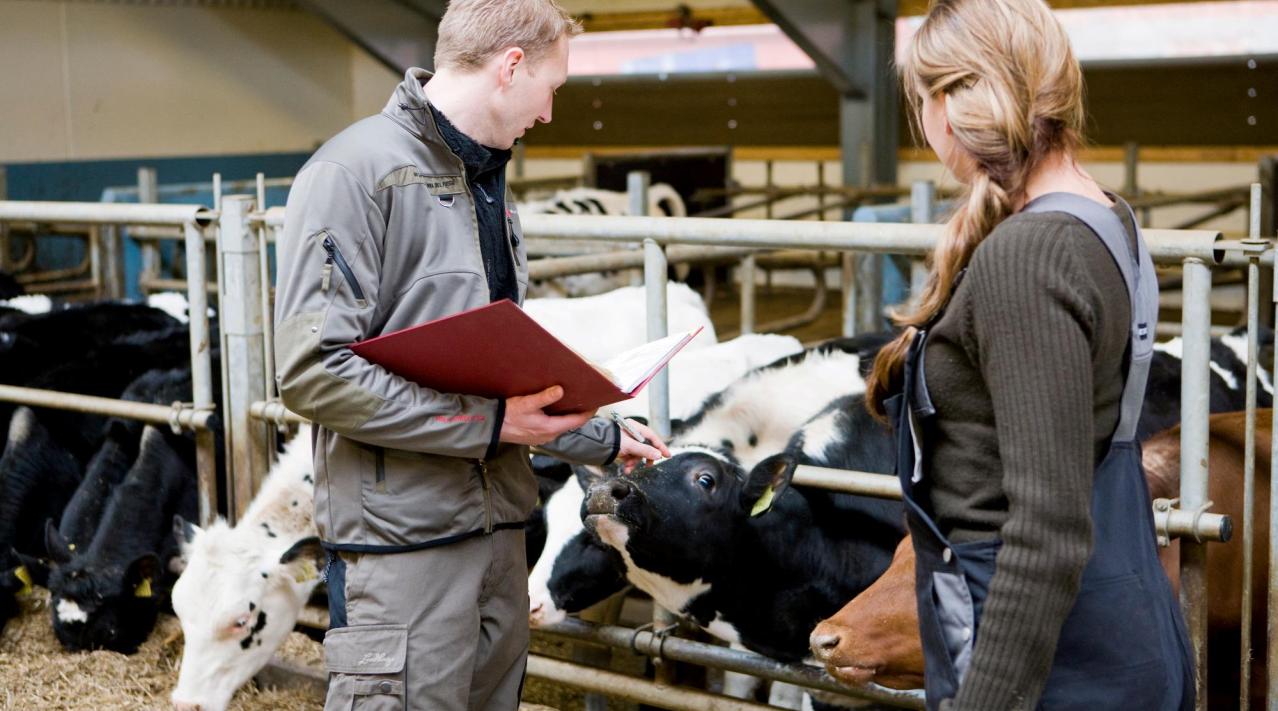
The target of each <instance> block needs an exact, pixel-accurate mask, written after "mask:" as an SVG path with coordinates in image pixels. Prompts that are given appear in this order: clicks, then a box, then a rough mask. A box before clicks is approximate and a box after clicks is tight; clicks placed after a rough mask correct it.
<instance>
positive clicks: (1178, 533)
mask: <svg viewBox="0 0 1278 711" xmlns="http://www.w3.org/2000/svg"><path fill="white" fill-rule="evenodd" d="M791 482H792V483H793V484H794V485H795V486H810V487H812V488H814V489H826V490H829V491H840V492H843V493H847V494H858V495H860V496H874V497H878V498H880V499H900V498H901V482H900V480H898V479H897V478H896V477H895V476H889V475H887V474H873V473H870V472H861V471H853V470H850V469H829V468H826V467H813V466H808V465H799V466H798V467H795V470H794V477H793V478H792V479H791ZM1152 505H1153V507H1154V529H1155V530H1156V531H1158V532H1159V534H1161V535H1163V536H1165V537H1167V538H1169V539H1171V538H1181V537H1186V538H1192V539H1195V540H1198V541H1215V542H1225V541H1228V540H1229V539H1230V537H1231V536H1232V534H1233V521H1232V520H1231V519H1230V517H1229V516H1226V515H1224V514H1217V513H1198V512H1196V511H1187V510H1183V509H1177V508H1171V507H1170V506H1167V505H1164V504H1162V503H1157V502H1155V503H1153V504H1152Z"/></svg>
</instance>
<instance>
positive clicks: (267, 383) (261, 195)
mask: <svg viewBox="0 0 1278 711" xmlns="http://www.w3.org/2000/svg"><path fill="white" fill-rule="evenodd" d="M265 206H266V176H265V175H263V174H262V173H258V174H257V207H258V209H261V208H263V207H265ZM270 230H271V228H268V227H266V226H265V225H262V224H258V225H257V226H256V229H255V230H254V231H255V232H256V233H257V250H258V254H259V255H260V259H261V264H260V265H259V266H258V269H259V271H260V273H261V275H262V280H261V281H262V364H263V365H264V366H265V368H266V370H265V371H264V372H263V377H262V380H263V381H264V382H263V387H265V389H266V397H273V396H274V395H275V315H274V312H273V309H272V308H271V254H270V249H269V245H270V239H269V238H268V237H267V232H269V231H270Z"/></svg>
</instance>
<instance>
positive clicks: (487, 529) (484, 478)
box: [475, 459, 493, 533]
mask: <svg viewBox="0 0 1278 711" xmlns="http://www.w3.org/2000/svg"><path fill="white" fill-rule="evenodd" d="M475 462H476V463H477V464H478V465H479V467H478V469H479V483H480V484H482V485H483V487H484V533H492V532H493V494H492V491H490V490H489V487H488V462H485V461H484V460H482V459H476V460H475Z"/></svg>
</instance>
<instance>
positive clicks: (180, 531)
mask: <svg viewBox="0 0 1278 711" xmlns="http://www.w3.org/2000/svg"><path fill="white" fill-rule="evenodd" d="M201 533H204V529H202V528H200V527H199V526H197V525H195V524H193V523H191V522H190V521H187V520H186V519H184V518H182V516H181V514H174V515H173V538H174V539H176V540H177V542H178V545H179V546H181V547H182V548H183V549H185V548H186V547H187V546H189V545H191V544H192V543H194V542H195V537H196V536H198V535H200V534H201Z"/></svg>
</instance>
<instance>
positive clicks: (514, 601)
mask: <svg viewBox="0 0 1278 711" xmlns="http://www.w3.org/2000/svg"><path fill="white" fill-rule="evenodd" d="M578 32H580V27H579V25H577V23H576V22H574V21H573V20H572V19H571V18H570V17H569V16H568V15H567V14H566V13H565V12H564V11H563V10H562V9H561V8H560V7H559V6H558V5H557V4H556V3H555V2H554V0H454V1H453V2H452V3H451V4H450V5H449V7H448V10H447V12H446V13H445V15H444V17H443V20H442V21H441V22H440V26H439V41H438V44H437V49H436V54H435V66H436V70H437V71H436V73H435V74H434V75H432V74H430V73H429V72H426V71H423V70H421V69H410V70H409V71H408V73H407V76H406V77H405V79H404V82H403V83H402V84H400V86H399V88H398V89H396V91H395V93H394V95H393V96H392V97H391V99H390V102H389V103H388V104H387V105H386V108H385V109H384V110H383V111H382V113H381V114H379V115H377V116H373V117H370V118H367V119H364V120H363V121H360V122H358V123H356V124H354V125H353V126H351V127H349V128H347V129H346V130H345V131H343V132H342V133H340V134H338V135H337V136H336V137H334V138H333V139H332V140H330V141H329V142H328V143H326V144H325V145H324V146H323V147H321V148H320V149H319V150H318V151H317V152H316V153H315V155H314V156H313V157H312V158H311V160H310V161H309V162H308V163H307V164H306V165H305V166H304V167H303V168H302V170H301V172H300V173H298V176H297V180H296V181H295V182H294V184H293V189H292V191H291V192H290V194H289V199H288V209H287V213H286V217H285V229H284V234H283V237H282V239H281V242H280V253H279V275H278V291H277V303H276V321H277V326H276V338H275V348H276V359H277V361H278V370H279V388H280V394H281V396H282V397H283V400H284V403H285V404H286V405H287V406H288V407H289V408H290V409H292V410H294V411H296V412H299V413H301V414H303V415H305V416H307V417H309V418H310V419H312V420H313V421H314V422H315V424H316V425H317V426H316V427H315V428H314V430H313V432H314V437H315V471H316V481H315V521H316V525H317V526H318V528H319V532H320V537H321V538H322V540H323V541H324V545H325V548H326V549H327V550H328V555H329V558H328V565H327V568H326V572H327V580H328V590H329V614H330V618H331V623H330V627H331V628H330V630H329V632H328V634H327V636H326V637H325V641H324V652H325V661H326V664H327V666H328V669H329V672H330V673H329V689H328V699H327V702H326V706H325V707H326V708H327V709H350V708H352V706H354V707H356V708H359V707H360V706H359V704H358V703H356V699H357V698H361V697H373V698H365V699H364V701H367V702H371V703H372V705H374V706H377V707H378V708H383V707H385V708H391V707H393V708H410V709H424V710H429V711H460V710H462V709H472V710H475V711H488V710H490V709H515V708H516V707H517V706H518V702H519V696H520V691H521V688H522V684H523V674H524V667H525V664H526V659H527V650H528V621H527V620H528V598H527V577H528V572H527V565H526V562H525V559H524V534H523V530H522V529H523V525H524V521H525V520H527V518H528V517H529V515H530V513H531V512H532V508H533V504H534V502H535V500H536V497H537V485H536V483H535V480H534V478H533V476H532V474H531V471H530V469H529V465H528V449H527V445H541V446H542V447H543V448H544V449H546V450H548V451H550V452H552V453H554V454H557V455H558V456H561V457H563V458H565V459H569V460H574V461H579V462H584V463H590V464H606V463H610V462H612V461H613V460H617V459H620V460H623V461H627V460H635V459H641V458H648V459H655V458H657V457H658V456H659V455H666V456H668V454H669V453H668V451H667V450H666V448H665V445H664V444H663V443H662V442H661V440H660V439H659V438H657V437H656V436H655V434H654V433H653V432H652V431H651V430H649V429H647V428H644V427H639V428H638V431H639V434H641V435H642V436H643V437H646V438H647V439H648V440H649V441H650V442H651V443H652V445H648V444H644V443H641V442H639V441H636V440H635V439H632V438H631V437H629V436H628V435H626V434H624V433H623V432H620V431H619V428H617V427H616V426H615V425H613V424H611V423H608V422H607V421H605V420H603V419H602V418H593V417H592V416H591V413H576V414H569V415H563V416H549V415H546V414H545V413H544V412H543V411H542V408H544V407H546V406H547V405H550V404H551V403H553V402H555V401H556V400H557V399H558V398H559V397H560V396H561V395H562V389H561V388H559V387H558V386H556V387H552V388H549V389H547V390H545V391H543V392H540V393H533V394H530V395H528V396H526V397H514V398H510V399H508V400H504V401H503V400H492V399H488V398H483V397H476V396H473V395H468V394H466V393H441V392H435V391H432V390H429V389H425V388H421V387H418V386H416V385H415V384H413V383H410V382H407V381H405V380H404V379H402V378H400V377H398V376H395V375H393V374H391V373H390V372H388V371H386V370H385V369H383V368H381V367H379V366H376V365H373V364H372V363H369V362H368V361H365V360H363V359H362V358H359V357H357V356H355V355H354V354H353V353H352V352H351V351H350V349H349V348H348V346H349V344H350V343H352V342H354V341H359V340H364V339H367V338H371V337H373V336H377V335H379V334H381V333H387V332H390V331H394V330H397V329H400V328H404V327H407V326H412V325H414V324H418V323H422V322H424V321H429V320H432V319H436V318H440V317H443V316H447V315H449V314H453V313H456V312H459V311H463V310H465V309H469V308H473V307H476V306H481V305H483V304H486V303H489V302H491V301H495V300H498V299H502V298H510V299H512V300H515V301H516V302H519V301H521V300H522V298H523V296H524V292H525V289H526V286H527V277H528V271H527V260H526V257H525V253H524V244H523V240H522V239H521V237H520V229H519V223H518V220H517V219H516V216H515V214H514V211H513V208H514V204H513V200H512V198H511V195H510V193H509V191H508V190H507V189H506V185H505V177H504V172H505V165H506V162H507V161H508V160H509V158H510V150H509V149H510V148H511V146H512V145H513V144H514V142H515V140H516V139H518V138H519V137H520V136H521V135H523V133H524V131H525V130H526V129H528V128H530V127H532V126H533V125H534V124H535V123H537V122H538V121H540V122H542V123H547V122H549V121H550V118H551V107H552V103H553V99H554V91H555V89H556V88H558V87H559V86H560V85H562V84H563V83H564V81H565V78H566V76H567V65H568V38H569V37H570V36H572V35H574V34H576V33H578ZM459 357H464V354H461V353H459ZM536 357H537V354H536V353H512V354H510V359H509V360H508V361H507V362H504V363H492V364H489V365H490V366H491V367H495V368H518V367H519V366H520V362H521V361H522V360H524V359H529V358H536ZM378 697H380V698H378Z"/></svg>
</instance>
